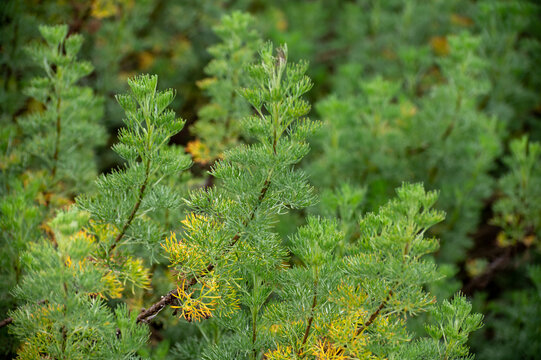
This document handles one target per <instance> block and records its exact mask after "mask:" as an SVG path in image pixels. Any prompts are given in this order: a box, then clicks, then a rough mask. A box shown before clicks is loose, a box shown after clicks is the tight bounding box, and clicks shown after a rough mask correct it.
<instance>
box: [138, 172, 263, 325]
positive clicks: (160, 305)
mask: <svg viewBox="0 0 541 360" xmlns="http://www.w3.org/2000/svg"><path fill="white" fill-rule="evenodd" d="M270 183H271V182H270V180H269V179H268V178H267V180H266V181H265V183H264V184H263V187H262V188H261V191H260V192H259V197H258V203H257V204H256V206H255V207H254V209H253V210H252V213H251V215H250V217H249V218H248V220H247V221H245V222H244V226H248V224H249V222H250V221H251V220H253V219H254V217H255V213H256V212H257V209H258V208H259V205H260V204H261V202H262V201H263V199H264V198H265V195H266V194H267V191H268V190H269V187H270ZM239 239H240V234H238V233H237V234H235V236H233V237H232V238H231V241H230V248H231V247H233V246H234V245H235V244H236V243H237V241H238V240H239ZM213 269H214V265H212V264H211V265H209V266H208V267H207V271H206V274H208V273H210V272H211V271H212V270H213ZM203 276H205V275H203ZM196 283H197V278H192V279H191V280H190V282H188V283H187V284H186V289H185V290H187V289H188V288H190V287H192V286H193V285H195V284H196ZM177 295H178V290H177V289H174V290H171V291H169V293H167V295H165V296H162V297H161V299H160V301H158V302H157V303H155V304H153V305H152V306H151V307H149V308H148V309H143V310H142V311H141V313H139V315H138V316H137V322H142V323H148V322H150V321H151V320H152V319H154V317H155V316H156V315H158V313H159V312H160V311H162V310H163V309H164V308H165V307H166V306H169V305H171V304H172V303H173V302H174V301H175V298H176V296H177Z"/></svg>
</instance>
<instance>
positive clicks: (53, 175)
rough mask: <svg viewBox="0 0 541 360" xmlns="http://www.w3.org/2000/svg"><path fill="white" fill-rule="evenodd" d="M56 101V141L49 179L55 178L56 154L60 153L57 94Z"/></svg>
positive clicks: (60, 128) (59, 122)
mask: <svg viewBox="0 0 541 360" xmlns="http://www.w3.org/2000/svg"><path fill="white" fill-rule="evenodd" d="M57 97H58V99H57V101H56V139H55V144H54V154H53V168H52V169H51V177H52V178H53V180H54V178H55V176H56V170H57V167H58V153H59V152H60V135H61V133H62V119H61V118H60V105H61V99H60V95H59V94H57Z"/></svg>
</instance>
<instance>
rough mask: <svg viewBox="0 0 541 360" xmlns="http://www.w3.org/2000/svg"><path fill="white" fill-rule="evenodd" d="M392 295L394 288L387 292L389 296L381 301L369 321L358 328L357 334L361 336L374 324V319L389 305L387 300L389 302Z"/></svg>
mask: <svg viewBox="0 0 541 360" xmlns="http://www.w3.org/2000/svg"><path fill="white" fill-rule="evenodd" d="M391 296H393V290H392V289H391V290H389V293H388V294H387V296H386V297H385V299H384V300H383V301H382V302H381V304H379V306H378V308H377V309H376V311H374V312H373V313H372V315H370V318H369V319H368V321H367V322H365V323H364V324H363V325H362V326H360V327H359V328H358V329H357V332H356V333H355V336H359V335H360V334H361V333H362V332H363V331H364V330H365V329H366V328H367V327H369V326H370V325H372V323H373V322H374V320H376V318H377V317H378V315H379V313H380V312H381V310H383V308H384V307H385V305H387V302H389V299H390V298H391Z"/></svg>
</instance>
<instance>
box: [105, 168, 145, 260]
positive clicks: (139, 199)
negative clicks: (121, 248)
mask: <svg viewBox="0 0 541 360" xmlns="http://www.w3.org/2000/svg"><path fill="white" fill-rule="evenodd" d="M149 176H150V159H148V160H147V162H146V165H145V179H144V180H143V183H142V184H141V188H139V195H138V196H137V202H136V203H135V206H134V207H133V209H132V211H131V213H130V216H128V220H127V221H126V223H125V224H124V226H123V227H122V230H121V231H120V233H119V234H118V235H117V237H116V238H115V240H114V241H113V244H112V245H111V247H110V248H109V253H110V252H111V251H113V250H114V249H115V248H116V246H117V245H118V243H119V242H120V240H122V238H123V237H124V235H125V234H126V231H127V230H128V227H129V226H130V225H131V223H132V222H133V219H134V218H135V215H136V214H137V211H138V210H139V207H140V206H141V203H142V202H143V197H144V196H145V190H146V187H147V185H148V178H149Z"/></svg>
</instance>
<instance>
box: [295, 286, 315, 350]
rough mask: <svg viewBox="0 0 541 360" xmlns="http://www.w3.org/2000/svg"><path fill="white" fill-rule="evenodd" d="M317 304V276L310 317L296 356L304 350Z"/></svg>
mask: <svg viewBox="0 0 541 360" xmlns="http://www.w3.org/2000/svg"><path fill="white" fill-rule="evenodd" d="M316 306H317V278H316V279H315V280H314V296H313V297H312V307H311V308H310V318H309V319H308V325H307V326H306V330H305V331H304V337H303V338H302V343H301V347H300V348H299V351H298V352H297V356H301V355H302V353H303V351H304V349H303V348H304V345H305V344H306V341H307V340H308V335H309V334H310V329H311V328H312V322H313V321H314V311H315V308H316Z"/></svg>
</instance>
